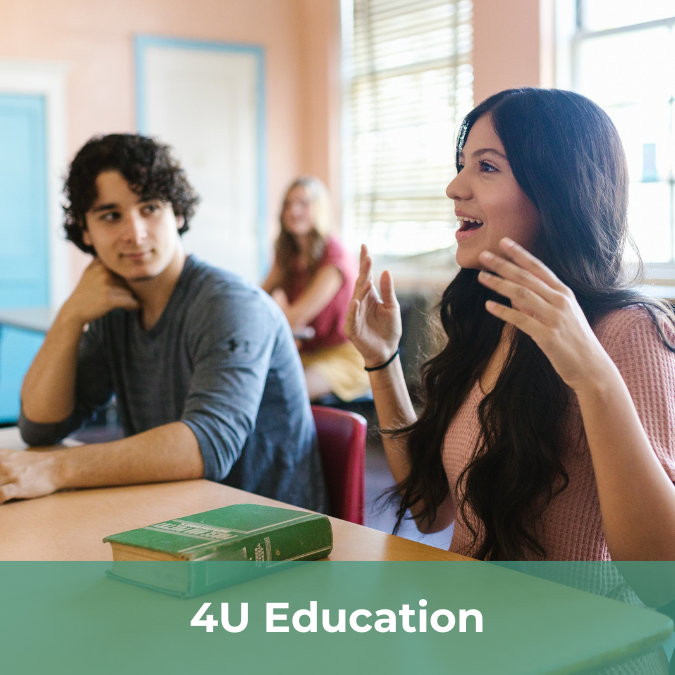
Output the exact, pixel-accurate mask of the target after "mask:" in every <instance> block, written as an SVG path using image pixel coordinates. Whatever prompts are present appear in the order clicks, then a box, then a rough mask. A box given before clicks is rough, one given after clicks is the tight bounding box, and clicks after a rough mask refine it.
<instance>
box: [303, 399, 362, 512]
mask: <svg viewBox="0 0 675 675" xmlns="http://www.w3.org/2000/svg"><path fill="white" fill-rule="evenodd" d="M312 413H313V414H314V422H315V424H316V432H317V436H318V438H319V452H320V453H321V461H322V463H323V475H324V478H325V480H326V487H327V489H328V497H329V499H330V505H331V515H333V516H335V517H336V518H342V520H348V521H349V522H351V523H356V524H357V525H363V509H364V501H365V477H364V476H365V467H366V429H367V424H366V420H365V418H363V417H362V416H361V415H357V414H356V413H352V412H347V411H346V410H337V409H335V408H327V407H324V406H316V405H313V406H312Z"/></svg>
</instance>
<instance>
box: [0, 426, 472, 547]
mask: <svg viewBox="0 0 675 675" xmlns="http://www.w3.org/2000/svg"><path fill="white" fill-rule="evenodd" d="M25 447H26V446H25V444H24V443H23V442H22V441H21V439H20V438H19V435H18V431H17V430H16V428H15V427H11V428H8V429H0V448H9V449H15V450H19V449H23V448H25ZM242 503H253V504H266V505H268V506H282V507H286V508H288V505H287V504H283V503H281V502H277V501H274V500H272V499H266V498H265V497H259V496H258V495H254V494H251V493H249V492H243V491H242V490H236V489H235V488H231V487H227V486H225V485H220V484H219V483H213V482H211V481H208V480H190V481H179V482H175V483H154V484H150V485H130V486H124V487H110V488H99V489H95V490H71V491H68V492H59V493H56V494H53V495H49V496H48V497H41V498H39V499H30V500H21V501H14V502H8V503H7V504H2V505H0V542H1V544H0V560H112V549H111V548H110V544H104V543H103V537H105V536H107V535H109V534H115V533H117V532H123V531H124V530H131V529H134V528H137V527H144V526H146V525H151V524H152V523H159V522H161V521H163V520H170V519H171V518H180V517H181V516H185V515H188V514H192V513H199V512H201V511H208V510H209V509H216V508H219V507H221V506H229V505H230V504H242ZM331 522H332V525H333V534H334V547H333V552H332V553H331V555H330V558H329V559H330V560H466V559H467V558H464V557H463V556H460V555H456V554H454V553H450V552H448V551H443V550H441V549H437V548H434V547H432V546H426V545H425V544H419V543H417V542H414V541H410V540H408V539H403V538H402V537H394V536H392V535H389V534H385V533H384V532H379V531H378V530H371V529H370V528H367V527H362V526H361V525H354V524H353V523H348V522H346V521H344V520H339V519H338V518H331Z"/></svg>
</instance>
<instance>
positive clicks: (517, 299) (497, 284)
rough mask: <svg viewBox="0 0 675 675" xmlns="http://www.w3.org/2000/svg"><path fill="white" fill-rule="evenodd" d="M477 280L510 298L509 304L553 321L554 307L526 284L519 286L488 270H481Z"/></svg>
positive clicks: (541, 318) (532, 314)
mask: <svg viewBox="0 0 675 675" xmlns="http://www.w3.org/2000/svg"><path fill="white" fill-rule="evenodd" d="M478 281H480V283H481V284H483V286H487V287H488V288H490V289H492V290H493V291H495V292H497V293H499V295H503V296H504V297H505V298H509V300H511V304H512V305H513V306H514V307H516V308H517V309H520V310H522V311H524V312H526V313H527V314H529V315H530V316H533V317H536V318H537V319H538V320H539V321H542V322H543V323H547V324H549V323H553V321H554V319H555V312H556V309H555V308H554V307H553V305H551V303H550V302H547V301H546V300H544V298H542V297H541V296H540V295H538V294H537V292H536V291H533V290H531V289H530V288H528V287H527V286H521V285H520V284H516V283H514V282H513V281H508V280H507V279H503V278H501V277H498V276H496V275H494V274H490V273H489V272H481V273H480V274H479V275H478Z"/></svg>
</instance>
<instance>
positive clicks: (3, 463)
mask: <svg viewBox="0 0 675 675" xmlns="http://www.w3.org/2000/svg"><path fill="white" fill-rule="evenodd" d="M58 454H59V451H58V450H24V451H21V450H0V504H3V503H4V502H6V501H8V500H9V499H30V498H32V497H43V496H44V495H49V494H51V493H52V492H56V491H57V490H58V489H59V488H60V486H59V481H58V476H59V461H58V460H59V457H58Z"/></svg>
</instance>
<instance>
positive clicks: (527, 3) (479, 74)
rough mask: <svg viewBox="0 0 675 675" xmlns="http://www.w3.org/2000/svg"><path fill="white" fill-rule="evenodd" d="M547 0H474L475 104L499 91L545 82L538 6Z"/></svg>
mask: <svg viewBox="0 0 675 675" xmlns="http://www.w3.org/2000/svg"><path fill="white" fill-rule="evenodd" d="M546 2H547V0H474V3H473V17H474V19H473V41H474V47H473V68H474V101H475V102H476V104H478V103H480V102H481V101H483V100H484V99H486V98H487V97H488V96H491V95H492V94H495V93H496V92H498V91H501V90H502V89H510V88H512V87H539V86H542V85H543V84H548V83H547V82H545V81H544V80H545V77H543V73H542V63H541V61H542V60H541V49H540V43H541V40H540V30H541V29H540V24H541V22H542V21H541V6H542V5H543V7H544V10H546Z"/></svg>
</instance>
